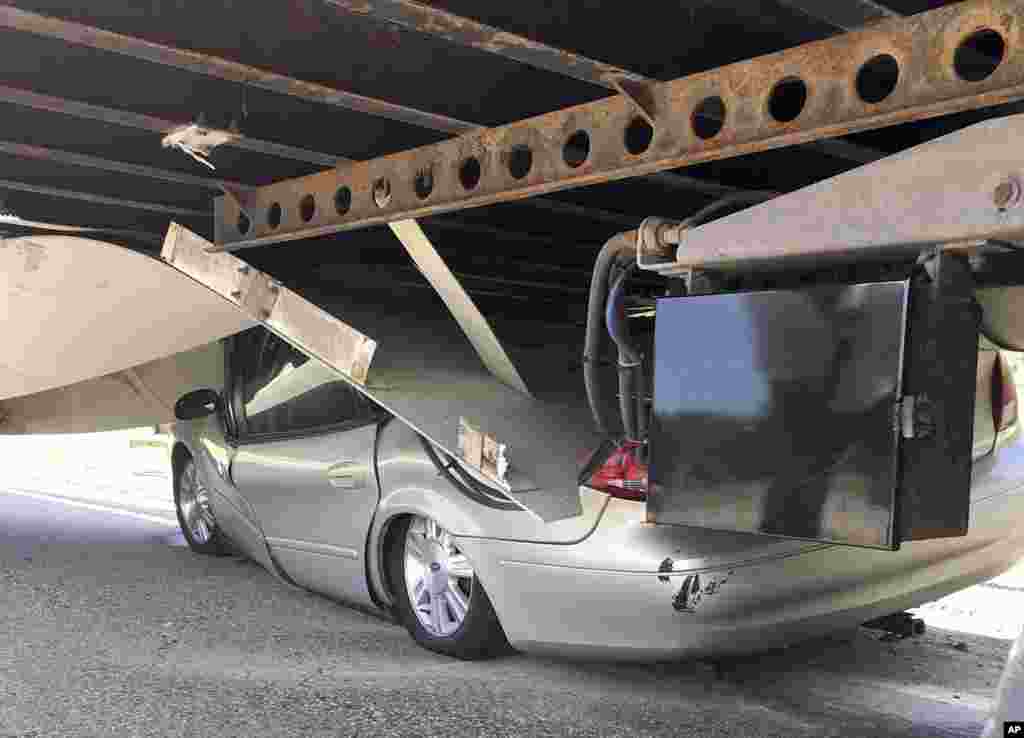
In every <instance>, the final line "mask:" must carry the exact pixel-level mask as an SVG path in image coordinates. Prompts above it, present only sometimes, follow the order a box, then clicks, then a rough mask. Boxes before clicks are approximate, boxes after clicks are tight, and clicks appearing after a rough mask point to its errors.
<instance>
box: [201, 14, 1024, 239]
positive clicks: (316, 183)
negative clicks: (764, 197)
mask: <svg viewBox="0 0 1024 738" xmlns="http://www.w3.org/2000/svg"><path fill="white" fill-rule="evenodd" d="M1022 21H1024V0H973V1H971V2H964V3H958V4H956V5H952V6H948V7H944V8H940V9H938V10H932V11H928V12H926V13H921V14H919V15H914V16H910V17H907V18H896V19H893V20H889V21H885V22H882V23H878V24H877V25H874V26H871V27H870V28H866V29H864V30H860V31H855V32H852V33H847V34H844V35H841V36H837V37H834V38H830V39H827V40H824V41H817V42H814V43H809V44H805V45H803V46H798V47H795V48H792V49H789V50H786V51H782V52H778V53H775V54H770V55H767V56H762V57H758V58H756V59H751V60H748V61H744V62H739V63H736V64H731V65H728V66H725V67H721V68H719V69H714V70H711V71H708V72H703V73H700V74H695V75H691V76H688V77H683V78H681V79H678V80H674V81H672V82H665V83H659V84H655V85H652V86H651V87H650V90H649V94H648V95H647V99H648V102H649V104H648V106H647V112H648V113H649V114H650V116H641V115H640V114H639V113H638V111H637V109H636V107H635V106H634V104H633V103H632V102H631V101H630V100H629V99H627V98H626V97H625V96H622V95H618V96H615V97H610V98H607V99H603V100H599V101H597V102H592V103H587V104H584V105H578V106H575V107H572V108H567V109H564V110H559V111H557V112H553V113H548V114H545V115H540V116H537V117H535V118H530V119H527V120H523V121H520V122H517V123H512V124H509V125H506V126H500V127H497V128H492V129H488V130H482V131H473V132H469V133H467V134H465V135H462V136H459V137H457V138H454V139H450V140H447V141H443V142H441V143H437V144H432V145H429V146H423V147H420V148H418V149H413V150H411V151H406V152H402V153H398V154H393V155H390V156H384V157H380V158H378V159H373V160H370V161H366V162H357V163H352V164H345V165H342V166H340V167H338V168H336V169H334V170H331V171H327V172H321V173H318V174H313V175H309V176H306V177H300V178H296V179H291V180H286V181H282V182H278V183H275V184H272V185H269V186H266V187H262V188H260V189H258V190H256V191H255V193H254V196H253V199H252V200H250V201H248V203H247V210H248V216H249V217H243V216H242V213H241V212H240V210H239V207H238V204H237V203H234V202H232V201H231V200H230V199H224V198H221V199H220V200H218V201H217V241H218V244H220V245H221V246H222V247H225V248H238V247H242V246H251V245H257V244H266V243H275V242H281V241H288V240H292V239H298V238H304V237H308V236H315V235H320V234H326V233H333V232H337V231H342V230H348V229H353V228H360V227H364V226H369V225H374V224H380V223H385V222H391V221H395V220H401V219H404V218H413V217H420V216H425V215H431V214H434V213H441V212H448V211H453V210H461V209H465V208H471V207H477V206H481V205H489V204H492V203H498V202H505V201H510V200H517V199H520V198H526V197H530V196H533V195H538V194H541V193H544V192H552V191H555V190H562V189H568V188H571V187H579V186H582V185H588V184H594V183H598V182H607V181H610V180H616V179H622V178H625V177H632V176H637V175H643V174H647V173H651V172H657V171H661V170H665V169H671V168H675V167H680V166H685V165H689V164H695V163H698V162H703V161H710V160H714V159H722V158H727V157H732V156H739V155H742V154H747V153H752V152H755V151H763V150H766V149H771V148H777V147H781V146H788V145H792V144H796V143H801V142H806V141H811V140H815V139H820V138H826V137H830V136H839V135H843V134H846V133H850V132H853V131H862V130H867V129H872V128H879V127H882V126H886V125H891V124H895V123H903V122H907V121H911V120H917V119H921V118H927V117H931V116H937V115H942V114H946V113H951V112H955V111H960V110H966V109H970V108H978V107H983V106H988V105H995V104H998V103H1004V102H1008V101H1011V100H1016V99H1020V98H1022V97H1024V39H1022V34H1021V25H1022V24H1021V22H1022ZM646 117H652V118H653V119H654V121H655V125H654V127H653V128H652V127H651V126H650V125H649V124H648V123H647V121H646V119H645V118H646Z"/></svg>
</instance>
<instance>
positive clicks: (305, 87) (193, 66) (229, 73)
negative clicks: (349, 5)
mask: <svg viewBox="0 0 1024 738" xmlns="http://www.w3.org/2000/svg"><path fill="white" fill-rule="evenodd" d="M0 27H3V28H10V29H11V30H15V31H21V32H23V33H31V34H34V35H37V36H43V37H46V38H53V39H59V40H61V41H65V42H67V43H69V44H76V45H79V46H87V47H89V48H93V49H102V50H103V51H109V52H112V53H115V54H123V55H125V56H130V57H132V58H133V59H140V60H143V61H147V62H152V63H153V64H159V65H161V66H165V67H174V68H175V69H181V70H184V71H186V72H192V73H193V74H201V75H204V76H207V77H216V78H217V79H222V80H226V81H229V82H237V83H239V84H243V85H249V86H251V87H258V88H260V89H263V90H269V91H270V92H275V93H278V94H280V95H288V96H289V97H296V98H300V99H302V100H309V101H311V102H317V103H323V104H325V105H332V106H334V107H338V108H344V109H345V110H354V111H356V112H358V113H366V114H368V115H376V116H379V117H381V118H388V119H389V120H397V121H401V122H403V123H408V124H409V125H412V126H417V127H420V128H430V129H432V130H435V131H443V132H445V133H465V132H466V131H469V130H472V129H474V128H476V126H475V125H474V124H472V123H467V122H466V121H461V120H457V119H455V118H450V117H448V116H445V115H437V114H435V113H429V112H427V111H424V110H416V109H415V108H409V107H406V106H404V105H397V104H395V103H391V102H387V101H385V100H378V99H376V98H372V97H366V96H365V95H359V94H356V93H354V92H348V91H345V90H338V89H336V88H334V87H328V86H326V85H321V84H317V83H316V82H305V81H303V80H298V79H294V78H292V77H287V76H285V75H283V74H277V73H276V72H271V71H269V70H266V69H257V68H256V67H251V66H249V65H247V64H239V63H237V62H233V61H230V60H229V59H223V58H221V57H217V56H212V55H210V54H201V53H199V52H198V51H190V50H188V49H179V48H175V47H173V46H165V45H163V44H158V43H154V42H152V41H146V40H144V39H141V38H136V37H134V36H126V35H124V34H121V33H115V32H113V31H107V30H105V29H102V28H94V27H92V26H86V25H82V24H81V23H73V22H71V21H66V20H62V19H60V18H52V17H49V16H45V15H39V14H38V13H32V12H29V11H27V10H21V9H20V8H16V7H13V6H11V5H0Z"/></svg>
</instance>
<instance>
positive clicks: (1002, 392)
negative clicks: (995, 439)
mask: <svg viewBox="0 0 1024 738" xmlns="http://www.w3.org/2000/svg"><path fill="white" fill-rule="evenodd" d="M1016 422H1017V385H1016V383H1015V382H1014V381H1013V372H1011V371H1010V367H1009V366H1008V365H1007V361H1006V358H1005V357H1004V356H1003V355H1002V354H999V358H997V359H996V363H995V365H994V366H993V367H992V423H993V425H994V426H995V429H996V432H997V433H998V432H1000V431H1004V430H1006V429H1007V428H1010V427H1011V426H1013V424H1014V423H1016Z"/></svg>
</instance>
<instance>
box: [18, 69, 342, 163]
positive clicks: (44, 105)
mask: <svg viewBox="0 0 1024 738" xmlns="http://www.w3.org/2000/svg"><path fill="white" fill-rule="evenodd" d="M0 102H3V103H8V104H10V105H17V106H18V107H22V108H30V109H32V110H40V111H43V112H47V113H59V114H60V115H68V116H71V117H73V118H81V119H83V120H95V121H99V122H100V123H107V124H109V125H115V126H123V127H125V128H136V129H138V130H141V131H152V132H153V133H160V134H165V133H167V132H169V131H172V130H174V129H175V128H178V127H179V126H181V125H182V121H171V120H165V119H163V118H157V117H154V116H152V115H143V114H142V113H134V112H131V111H129V110H114V109H113V108H105V107H102V106H100V105H92V104H90V103H84V102H80V101H78V100H68V99H66V98H62V97H53V96H52V95H44V94H42V93H39V92H34V91H32V90H24V89H21V88H18V87H8V86H6V85H0ZM227 145H228V146H231V147H233V148H236V149H242V150H244V151H252V152H256V153H259V154H268V155H270V156H276V157H279V158H281V159H291V160H293V161H305V162H308V163H310V164H319V165H321V166H325V167H333V166H336V165H338V164H343V163H345V162H347V161H348V159H345V158H344V157H340V156H333V155H331V154H323V153H320V152H318V151H310V150H308V149H301V148H298V147H296V146H288V145H285V144H279V143H275V142H273V141H264V140H262V139H258V138H250V137H248V136H244V135H239V136H238V137H237V138H235V139H233V140H232V141H231V142H230V143H229V144H227Z"/></svg>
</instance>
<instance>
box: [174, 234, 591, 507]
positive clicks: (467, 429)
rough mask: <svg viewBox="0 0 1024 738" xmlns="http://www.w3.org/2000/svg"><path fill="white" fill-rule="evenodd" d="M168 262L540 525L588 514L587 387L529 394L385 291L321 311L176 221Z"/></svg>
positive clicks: (331, 303) (448, 325)
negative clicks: (583, 471) (491, 485)
mask: <svg viewBox="0 0 1024 738" xmlns="http://www.w3.org/2000/svg"><path fill="white" fill-rule="evenodd" d="M162 255H163V258H164V259H165V260H166V261H167V263H169V264H170V265H172V266H173V267H175V268H176V269H178V270H180V271H181V272H183V273H184V274H186V275H188V276H189V277H191V278H193V279H194V280H196V282H198V283H199V284H201V285H204V286H205V287H207V288H209V290H211V294H216V295H218V296H219V298H220V299H221V300H222V301H223V302H224V304H227V305H229V306H231V307H232V308H233V309H234V310H236V311H238V313H239V314H240V315H243V316H245V317H246V318H249V319H252V320H255V321H258V322H260V323H262V324H263V325H264V326H266V327H267V328H268V329H269V330H271V331H272V332H273V333H275V334H276V335H278V336H279V337H280V338H282V339H283V340H285V341H287V342H288V343H289V344H291V345H292V346H294V347H295V348H297V349H299V350H300V351H302V352H304V353H306V354H307V355H309V356H311V357H312V358H313V359H317V360H319V361H320V362H322V363H323V364H324V365H326V366H327V367H330V369H331V370H333V371H336V372H337V373H338V374H339V375H340V376H341V377H342V378H343V379H345V380H346V381H348V382H349V383H350V384H352V385H353V386H354V387H355V388H356V389H358V390H359V391H360V392H362V393H364V394H365V395H366V396H368V397H370V398H371V399H372V400H374V401H375V402H377V403H378V404H380V405H381V406H383V407H384V408H385V409H387V410H388V411H389V412H391V413H392V414H393V415H395V416H396V417H398V418H399V419H400V420H402V421H403V422H405V423H407V424H408V425H410V426H411V427H412V428H414V429H415V430H416V431H418V432H419V433H421V434H422V435H424V436H425V437H426V438H428V439H429V440H430V441H432V442H433V443H435V444H437V445H438V446H440V447H441V448H443V449H444V450H445V451H447V452H448V453H449V454H451V455H452V456H454V457H456V458H460V459H462V460H463V461H465V462H466V463H467V464H470V465H471V466H474V467H475V468H476V469H477V470H478V471H479V472H480V473H481V474H483V475H484V476H486V477H488V478H490V479H491V480H492V481H494V482H495V483H496V484H499V485H502V486H503V487H504V489H505V490H506V491H507V492H508V493H509V494H511V495H512V496H513V497H514V498H515V499H516V500H517V501H519V502H521V503H522V504H523V505H524V506H525V507H526V508H527V509H529V510H530V511H532V512H533V513H535V514H536V515H538V516H539V517H540V518H541V519H543V520H545V521H553V520H560V519H564V518H569V517H574V516H577V515H579V514H580V512H581V504H580V493H579V484H578V474H579V468H580V466H581V461H582V460H581V458H580V456H581V452H584V453H585V452H586V451H587V450H593V449H596V448H597V447H598V445H599V442H600V439H599V438H598V437H597V434H596V433H595V431H594V430H593V429H592V423H591V420H590V412H589V409H588V407H587V404H586V398H585V396H584V394H583V390H582V387H577V388H575V389H573V390H572V391H569V392H566V393H562V394H558V393H545V394H544V397H543V398H540V397H538V396H534V395H529V394H525V393H524V392H522V391H519V390H518V389H515V388H514V387H512V386H510V385H509V383H507V382H506V381H502V379H501V378H500V377H499V376H496V375H495V374H494V373H492V372H491V371H489V370H488V368H487V366H485V364H484V362H483V361H482V360H481V358H480V356H479V355H478V353H477V350H476V349H475V348H474V345H473V344H472V343H471V342H470V340H469V339H468V338H467V337H466V335H465V334H464V333H463V332H462V330H460V328H459V326H458V324H457V323H456V321H455V319H454V318H453V317H452V315H450V314H449V313H448V312H447V310H445V309H443V308H442V309H440V310H439V311H438V312H437V314H436V315H424V314H421V313H419V312H417V311H415V310H410V309H408V308H406V307H405V306H404V305H403V304H402V301H400V300H394V299H392V298H391V296H390V295H388V294H386V293H382V294H380V295H379V298H378V299H375V300H372V301H370V302H367V301H365V300H363V301H359V300H355V299H352V298H351V296H349V295H346V294H344V291H342V290H339V291H338V292H337V293H334V294H326V295H317V298H316V299H317V302H318V303H319V306H318V305H314V304H313V303H312V302H310V301H308V300H306V299H304V298H303V297H301V296H299V295H298V294H296V293H295V292H294V291H292V290H290V289H288V288H286V287H284V286H282V285H280V284H277V283H275V281H274V280H273V279H272V278H271V277H270V276H269V275H267V274H264V273H262V272H259V271H258V270H256V269H253V268H251V267H250V266H249V265H247V264H246V263H245V262H243V261H242V260H240V259H238V258H237V257H235V256H233V255H231V254H229V253H226V252H223V251H219V250H217V249H216V247H215V246H214V245H213V244H212V243H210V242H208V241H206V240H204V239H202V238H200V237H199V236H197V235H195V234H193V233H191V232H190V231H188V230H187V229H185V228H182V227H180V226H178V225H176V224H172V226H171V228H170V230H169V231H168V234H167V238H166V240H165V242H164V249H163V254H162ZM549 353H550V352H549Z"/></svg>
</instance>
